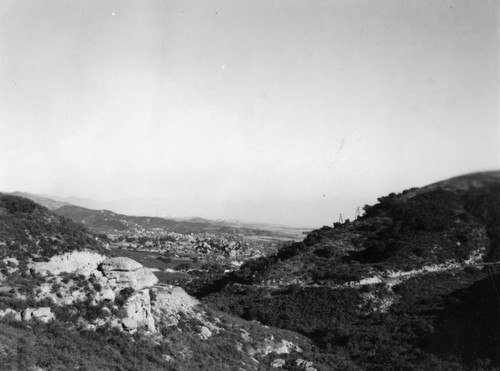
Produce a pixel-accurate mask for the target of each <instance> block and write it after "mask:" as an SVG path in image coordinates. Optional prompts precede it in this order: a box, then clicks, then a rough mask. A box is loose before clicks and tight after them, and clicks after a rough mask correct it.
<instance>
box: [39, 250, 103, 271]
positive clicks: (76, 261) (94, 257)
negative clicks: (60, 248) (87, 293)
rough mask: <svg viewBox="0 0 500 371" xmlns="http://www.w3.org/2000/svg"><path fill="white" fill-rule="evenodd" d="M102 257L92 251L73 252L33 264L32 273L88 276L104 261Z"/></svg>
mask: <svg viewBox="0 0 500 371" xmlns="http://www.w3.org/2000/svg"><path fill="white" fill-rule="evenodd" d="M105 259H106V257H105V256H104V255H101V254H98V253H96V252H92V251H73V252H71V253H65V254H62V255H56V256H53V257H52V258H50V260H49V261H48V262H39V263H33V264H32V265H31V266H30V269H31V272H32V273H37V274H41V275H47V274H48V273H51V274H54V275H58V274H60V273H78V274H83V275H85V276H89V275H90V274H91V273H92V272H93V271H95V270H96V269H97V266H98V265H99V264H100V263H101V262H102V261H103V260H105Z"/></svg>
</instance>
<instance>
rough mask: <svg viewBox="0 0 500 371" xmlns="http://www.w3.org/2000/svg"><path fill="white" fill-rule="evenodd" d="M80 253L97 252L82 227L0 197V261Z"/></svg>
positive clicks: (27, 203)
mask: <svg viewBox="0 0 500 371" xmlns="http://www.w3.org/2000/svg"><path fill="white" fill-rule="evenodd" d="M83 249H90V250H100V249H101V244H100V242H99V241H98V240H97V239H96V236H95V235H94V234H93V233H91V232H89V231H88V230H87V229H86V228H85V227H83V226H81V225H79V224H77V223H75V222H73V221H72V220H70V219H68V218H64V217H61V216H59V215H55V214H54V213H52V212H51V211H49V210H48V209H47V208H45V207H43V206H41V205H38V204H36V203H35V202H33V201H31V200H28V199H27V198H23V197H18V196H13V195H8V194H4V193H0V258H3V257H15V258H18V259H20V260H26V259H28V258H33V257H35V258H40V257H45V258H49V257H51V256H53V255H56V254H60V253H64V252H69V251H73V250H83Z"/></svg>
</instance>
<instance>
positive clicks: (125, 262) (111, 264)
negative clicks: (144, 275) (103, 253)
mask: <svg viewBox="0 0 500 371" xmlns="http://www.w3.org/2000/svg"><path fill="white" fill-rule="evenodd" d="M142 267H143V265H142V264H141V263H139V262H136V261H135V260H133V259H130V258H126V257H116V258H109V259H106V260H105V261H104V262H102V264H101V267H100V268H101V270H102V271H135V270H137V269H139V268H142Z"/></svg>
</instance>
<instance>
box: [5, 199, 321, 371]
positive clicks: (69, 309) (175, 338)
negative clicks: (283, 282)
mask: <svg viewBox="0 0 500 371" xmlns="http://www.w3.org/2000/svg"><path fill="white" fill-rule="evenodd" d="M0 246H1V248H2V250H1V252H2V255H1V260H0V264H1V270H0V365H1V366H0V368H1V369H2V370H72V369H79V370H138V369H144V370H186V371H192V370H235V369H241V370H268V369H269V368H270V364H271V363H272V362H278V363H280V364H283V365H286V364H288V365H293V364H295V363H300V364H306V363H307V364H309V365H310V364H311V363H310V362H309V361H306V360H304V359H303V358H306V359H307V357H308V356H309V354H311V352H312V353H314V349H313V347H312V346H311V342H310V341H309V340H308V339H307V338H305V337H303V336H302V335H299V334H297V333H293V332H290V331H286V330H281V329H276V328H270V327H267V326H262V325H261V324H259V323H254V322H248V321H245V320H242V319H239V318H236V317H233V316H231V315H228V314H226V313H222V312H220V311H217V310H213V309H211V308H209V307H207V306H206V305H204V304H203V303H200V302H199V301H198V300H197V299H195V298H193V297H191V296H189V295H188V294H187V293H186V292H185V291H184V290H183V289H182V288H179V287H176V286H172V285H165V284H161V283H159V282H158V278H157V277H156V276H155V275H154V270H152V269H149V268H147V267H144V266H143V265H142V264H140V263H138V262H136V261H134V260H132V259H129V258H126V257H112V258H110V257H107V256H106V255H105V253H106V250H105V249H102V248H101V244H100V242H99V240H98V239H96V236H95V235H94V234H93V233H92V232H90V231H89V230H88V229H87V228H86V227H84V226H82V225H79V224H77V223H75V222H73V221H71V220H69V219H67V218H64V217H61V216H59V215H55V214H53V213H52V212H51V211H49V210H48V209H47V208H45V207H43V206H40V205H38V204H35V203H34V202H33V201H31V200H28V199H25V198H21V197H17V196H12V195H5V194H0ZM319 365H321V363H320V364H319ZM309 369H310V370H315V369H316V368H309Z"/></svg>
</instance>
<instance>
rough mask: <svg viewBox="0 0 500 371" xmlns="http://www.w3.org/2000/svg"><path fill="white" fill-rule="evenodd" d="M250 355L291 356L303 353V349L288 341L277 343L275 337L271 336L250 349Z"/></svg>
mask: <svg viewBox="0 0 500 371" xmlns="http://www.w3.org/2000/svg"><path fill="white" fill-rule="evenodd" d="M247 351H248V354H250V355H251V356H254V355H261V356H265V355H267V354H269V353H276V354H289V353H292V352H299V353H300V352H302V349H301V348H300V347H299V346H297V345H295V344H294V343H292V342H291V341H288V340H280V341H276V340H275V339H274V336H273V335H271V336H269V337H268V338H266V339H264V340H263V341H261V342H259V343H257V344H254V345H253V346H250V347H249V348H248V350H247Z"/></svg>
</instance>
